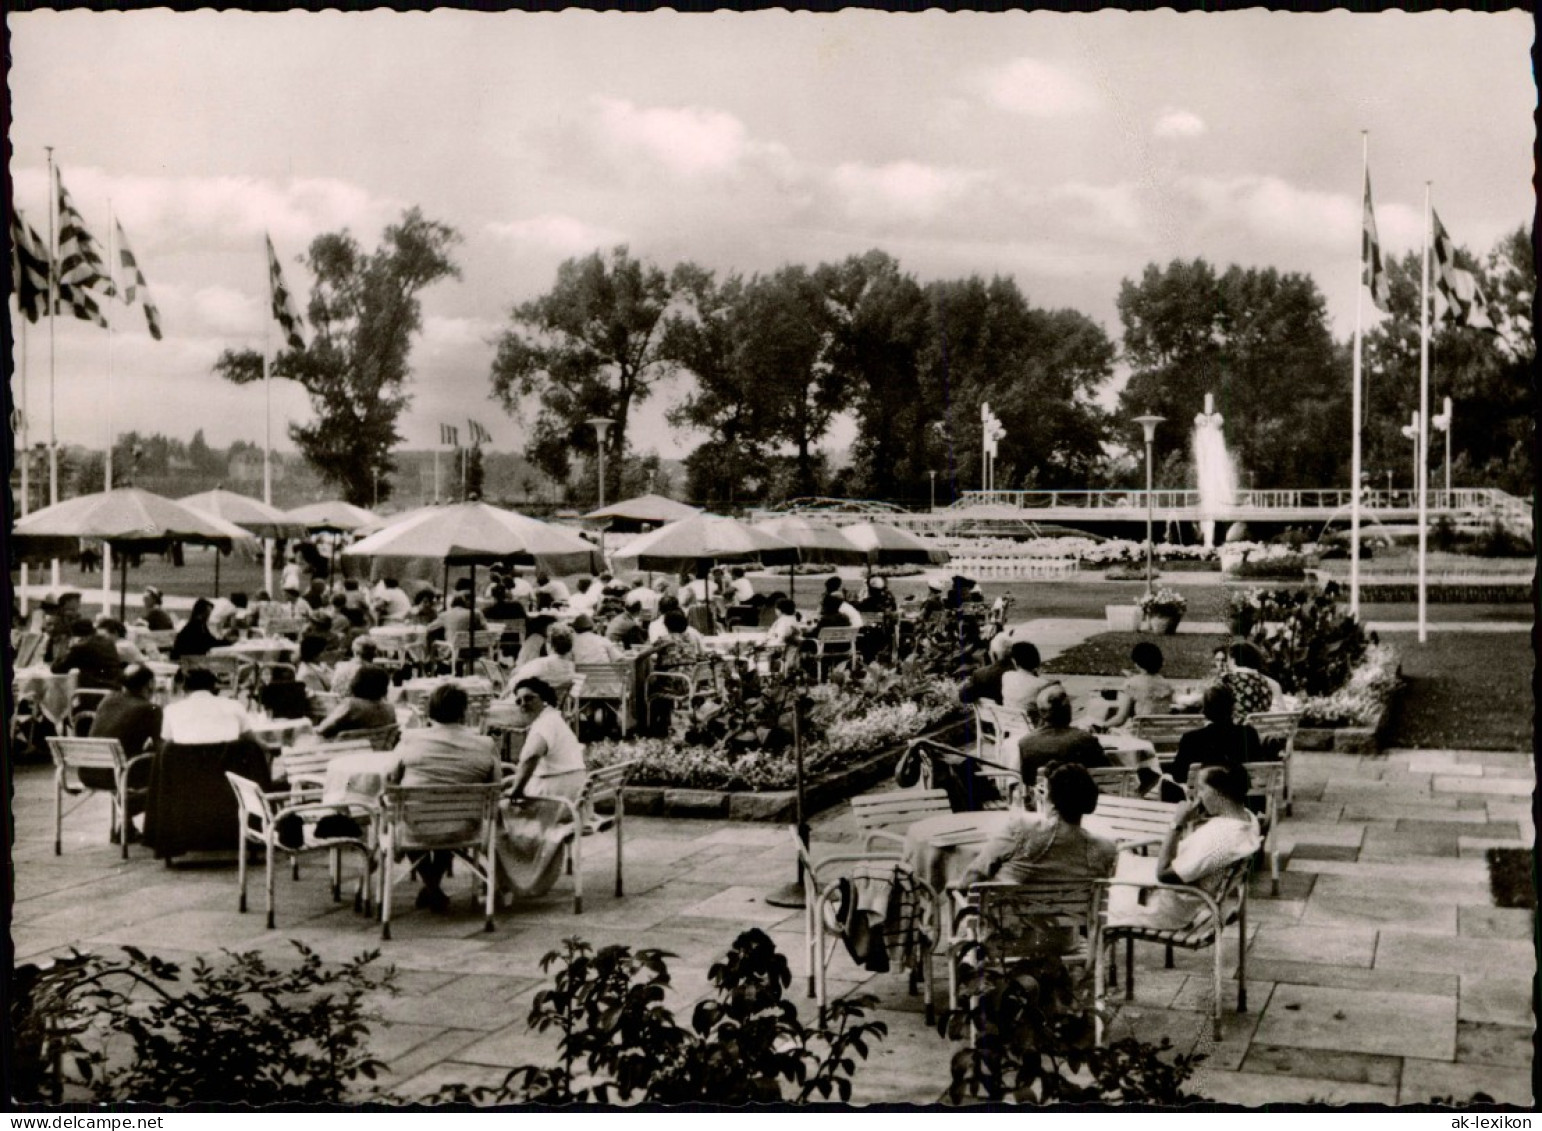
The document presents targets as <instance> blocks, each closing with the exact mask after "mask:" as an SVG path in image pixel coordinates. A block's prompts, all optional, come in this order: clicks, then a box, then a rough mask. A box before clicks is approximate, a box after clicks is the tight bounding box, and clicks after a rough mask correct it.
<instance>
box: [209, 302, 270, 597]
mask: <svg viewBox="0 0 1542 1131" xmlns="http://www.w3.org/2000/svg"><path fill="white" fill-rule="evenodd" d="M271 321H272V319H264V320H263V329H262V501H263V502H264V503H265V504H266V505H268V506H270V507H271V506H272V505H273V463H272V455H273V381H272V374H271V373H270V372H269V367H268V354H269V352H270V349H269V344H270V343H269V330H268V324H269V323H270V322H271ZM214 552H215V553H216V554H218V553H219V548H218V547H215V550H214ZM262 587H263V588H264V589H266V590H267V591H268V597H269V599H276V598H277V596H278V595H277V594H276V593H274V591H273V538H272V536H271V535H270V536H269V537H267V538H264V539H263V540H262Z"/></svg>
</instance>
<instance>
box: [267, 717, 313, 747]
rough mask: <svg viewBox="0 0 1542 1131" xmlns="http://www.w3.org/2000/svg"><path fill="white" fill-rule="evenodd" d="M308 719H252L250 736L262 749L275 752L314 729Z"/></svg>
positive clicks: (292, 743)
mask: <svg viewBox="0 0 1542 1131" xmlns="http://www.w3.org/2000/svg"><path fill="white" fill-rule="evenodd" d="M314 729H315V728H314V726H313V725H312V723H311V721H310V720H309V719H264V718H261V717H258V718H254V719H252V737H253V738H255V739H256V740H257V741H258V742H259V743H260V744H261V745H262V746H263V748H264V749H266V750H268V751H270V752H273V753H276V752H277V751H278V750H279V749H281V748H282V747H285V746H293V745H294V744H295V743H296V742H297V741H299V739H300V738H301V737H302V736H303V735H307V734H310V733H311V732H312V731H313V730H314Z"/></svg>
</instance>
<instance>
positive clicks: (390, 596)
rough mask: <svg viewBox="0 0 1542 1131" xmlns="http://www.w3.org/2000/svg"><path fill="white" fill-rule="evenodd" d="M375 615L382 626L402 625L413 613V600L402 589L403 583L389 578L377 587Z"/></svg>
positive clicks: (374, 594)
mask: <svg viewBox="0 0 1542 1131" xmlns="http://www.w3.org/2000/svg"><path fill="white" fill-rule="evenodd" d="M373 596H374V598H375V613H376V615H377V616H378V617H379V618H380V622H381V623H382V624H401V623H402V621H404V620H406V619H407V615H408V614H409V613H411V612H412V598H410V597H408V596H407V591H406V590H405V589H403V588H402V586H401V582H399V581H397V580H396V578H394V577H388V578H386V579H385V580H383V581H382V582H381V583H380V584H379V585H377V586H375V589H374V593H373Z"/></svg>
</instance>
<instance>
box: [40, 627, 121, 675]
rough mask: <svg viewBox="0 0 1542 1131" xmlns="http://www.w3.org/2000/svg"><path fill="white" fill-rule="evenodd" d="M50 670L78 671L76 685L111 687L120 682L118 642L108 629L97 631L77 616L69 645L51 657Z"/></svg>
mask: <svg viewBox="0 0 1542 1131" xmlns="http://www.w3.org/2000/svg"><path fill="white" fill-rule="evenodd" d="M53 670H54V671H55V672H58V673H60V674H63V673H64V672H67V671H71V670H74V671H78V672H79V673H80V677H79V683H78V686H79V687H80V688H82V689H87V688H95V689H106V690H113V689H115V688H117V687H120V686H121V685H122V683H123V661H122V660H120V659H119V658H118V645H117V643H116V642H115V641H114V640H113V637H112V635H111V634H110V633H108V632H107V631H105V630H103V631H97V629H95V628H93V627H92V625H91V622H90V621H88V620H78V621H76V622H75V623H74V624H73V625H71V626H70V646H69V648H68V650H66V651H65V653H64V655H63V656H61V657H60V658H59V659H57V660H55V661H54V663H53Z"/></svg>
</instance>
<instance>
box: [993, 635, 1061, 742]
mask: <svg viewBox="0 0 1542 1131" xmlns="http://www.w3.org/2000/svg"><path fill="white" fill-rule="evenodd" d="M1008 655H1009V656H1010V657H1011V660H1012V665H1011V667H1009V668H1007V669H1006V670H1005V671H1003V672H1002V673H1001V705H1002V706H1003V707H1005V708H1006V709H1007V710H1009V711H1016V712H1017V713H1018V714H1020V715H1022V716H1023V717H1024V718H1026V719H1028V720H1029V721H1030V722H1037V721H1038V720H1037V719H1036V718H1035V715H1036V714H1037V713H1038V710H1039V707H1038V703H1039V692H1041V691H1043V690H1044V689H1045V688H1046V687H1049V686H1051V685H1058V684H1059V683H1060V681H1059V680H1058V679H1056V678H1055V677H1054V676H1045V675H1040V674H1039V665H1040V660H1039V650H1038V648H1036V647H1034V646H1033V645H1032V644H1031V643H1029V642H1028V641H1026V640H1018V641H1016V642H1015V643H1013V645H1012V649H1011V651H1010V652H1009V653H1008Z"/></svg>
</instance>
